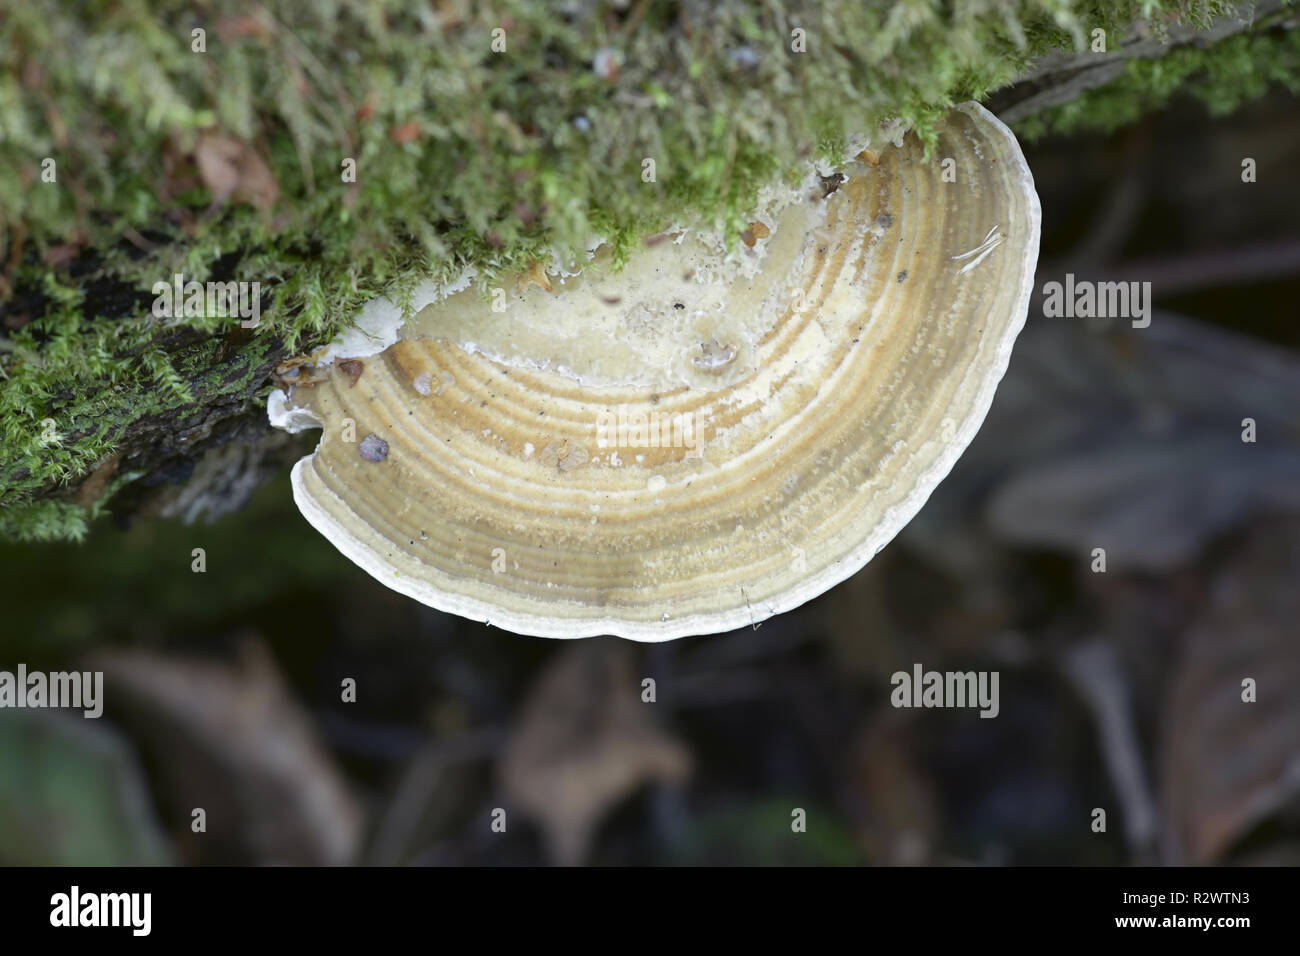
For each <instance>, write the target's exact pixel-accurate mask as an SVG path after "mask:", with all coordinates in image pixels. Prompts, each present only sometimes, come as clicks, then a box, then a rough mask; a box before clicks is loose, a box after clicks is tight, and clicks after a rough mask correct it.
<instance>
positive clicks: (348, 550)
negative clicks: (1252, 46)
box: [272, 104, 1039, 640]
mask: <svg viewBox="0 0 1300 956" xmlns="http://www.w3.org/2000/svg"><path fill="white" fill-rule="evenodd" d="M922 152H923V150H922V146H921V144H920V143H919V142H918V141H917V140H916V139H915V137H912V136H908V137H906V138H905V139H904V140H903V141H902V144H901V145H899V146H886V147H885V148H884V149H883V150H881V151H880V152H879V153H878V154H877V153H874V152H873V153H872V154H871V156H870V159H871V161H872V162H873V163H874V165H866V164H852V165H850V166H849V167H847V168H846V170H845V172H846V173H848V175H849V179H848V180H847V181H846V182H844V183H843V184H842V185H840V186H839V187H838V189H836V190H835V191H834V192H833V193H831V194H830V195H829V196H825V197H823V196H822V195H821V194H820V192H819V193H818V194H817V195H816V196H814V197H807V196H804V197H802V198H801V201H799V202H795V203H793V204H790V205H788V206H786V207H785V208H784V209H783V210H781V211H780V212H779V214H777V215H770V216H768V217H767V219H766V220H762V219H760V220H758V221H756V224H755V226H754V227H753V228H751V230H749V231H747V233H746V235H745V236H744V246H743V248H741V250H740V254H739V255H736V254H734V253H733V254H732V255H730V256H724V255H722V254H721V253H720V252H719V251H718V249H717V248H716V247H715V246H713V245H711V244H709V243H707V242H704V241H701V240H700V239H699V238H697V237H695V236H693V235H689V234H679V235H677V236H675V237H670V238H666V239H664V240H663V241H661V242H659V243H657V244H653V245H652V246H650V247H649V248H647V249H646V250H645V251H644V252H643V253H641V254H639V255H638V256H636V257H634V258H633V260H632V262H630V263H629V264H628V265H627V267H626V268H625V269H624V270H622V271H619V272H611V271H610V270H609V269H607V268H606V267H605V265H604V264H603V263H602V262H601V261H600V260H599V257H598V258H597V259H596V261H593V262H592V263H590V264H586V265H585V266H584V268H583V269H582V272H581V274H578V275H574V274H563V275H559V274H552V275H551V276H548V275H546V274H545V273H544V272H541V270H537V271H536V272H535V273H534V275H533V276H531V277H530V279H529V280H528V281H527V282H521V283H520V286H519V288H518V290H516V289H515V288H511V289H510V290H509V294H507V293H506V292H505V291H504V290H501V291H499V292H498V293H497V295H496V296H495V298H491V297H485V296H484V295H483V294H482V293H481V292H479V291H476V290H466V291H462V292H457V293H456V294H454V295H450V296H447V297H445V298H443V299H442V300H441V301H439V302H437V303H435V304H432V305H429V306H427V307H426V308H423V309H422V310H421V311H420V312H419V314H418V315H416V316H414V317H413V318H412V319H411V320H410V321H408V322H407V323H406V324H405V325H404V326H403V327H402V328H401V335H402V338H401V339H400V340H399V341H397V342H395V343H394V344H392V345H391V346H389V347H388V348H387V349H386V350H385V351H383V352H382V353H380V354H378V355H374V356H370V357H362V358H359V359H351V360H349V361H335V362H334V363H333V364H332V365H331V366H329V367H328V368H327V369H326V370H325V375H326V377H325V379H324V380H323V381H321V382H319V383H317V384H316V385H315V386H314V387H311V388H298V389H295V392H294V394H293V395H292V397H291V398H290V399H289V400H288V401H287V402H286V401H284V400H280V401H279V402H276V403H273V405H274V407H273V410H272V411H273V418H276V419H278V420H279V421H280V422H282V423H288V424H290V425H293V424H295V423H296V424H297V425H299V426H300V425H301V424H302V423H303V422H304V421H307V420H311V421H314V422H316V423H319V424H320V425H322V426H323V428H324V436H323V438H322V440H321V443H320V446H319V447H318V448H317V450H316V452H315V454H314V455H312V456H311V457H309V458H305V459H303V460H302V461H300V462H299V463H298V464H297V465H296V466H295V468H294V470H293V488H294V497H295V500H296V501H297V503H298V507H299V508H300V509H301V510H302V512H303V514H304V515H305V516H306V517H307V519H308V520H309V521H310V522H311V523H312V524H313V525H314V526H315V527H316V528H317V529H318V530H319V531H320V532H321V533H323V534H324V535H325V536H326V537H328V538H329V539H330V540H331V541H332V542H333V543H334V544H335V545H336V546H337V547H338V548H339V549H340V550H341V551H342V552H343V553H344V554H346V555H347V556H348V557H349V558H351V559H352V560H353V561H355V562H356V563H357V564H359V565H360V566H361V567H363V568H364V569H365V570H367V571H368V572H370V573H371V574H372V575H374V577H376V578H377V579H379V580H380V581H382V582H383V583H384V584H387V585H388V586H389V587H391V588H394V589H395V590H397V591H400V592H402V593H403V594H407V595H409V596H411V597H413V598H415V599H416V600H418V601H421V602H423V603H425V604H428V605H431V606H433V607H436V608H441V609H442V610H445V611H451V612H453V613H456V614H461V615H464V616H466V617H469V618H473V619H475V620H481V621H488V622H490V623H491V624H494V625H497V626H499V627H503V628H508V629H510V630H513V631H518V632H520V633H524V634H536V635H543V636H549V637H582V636H586V635H593V634H617V635H621V636H623V637H629V638H635V639H638V640H665V639H668V638H674V637H680V636H683V635H687V634H699V633H711V632H717V631H725V630H729V629H731V628H735V627H739V626H743V625H747V624H751V623H757V622H758V621H761V620H764V619H765V618H767V617H770V616H771V615H773V614H777V613H780V612H782V611H785V610H789V609H790V608H793V607H796V606H798V605H800V604H802V603H803V602H805V601H807V600H808V599H810V598H812V597H815V596H816V595H818V594H821V593H822V592H823V591H825V590H826V589H828V588H830V587H831V586H833V585H835V584H837V583H838V582H840V581H842V580H844V579H845V578H846V577H848V576H849V575H850V574H852V573H853V572H854V571H856V570H858V569H859V568H861V567H862V566H863V565H864V564H865V563H866V562H867V561H868V560H869V559H870V558H871V557H872V556H873V555H874V554H875V553H876V552H877V551H879V550H880V549H881V548H882V547H883V546H884V545H885V544H886V543H887V542H888V541H889V540H890V539H891V538H892V537H893V536H894V535H895V534H896V533H897V532H898V531H899V529H900V528H902V527H903V526H904V525H905V524H906V523H907V522H908V521H909V520H910V519H911V517H912V516H913V515H914V514H915V513H916V512H917V511H918V510H919V509H920V507H921V505H922V504H923V503H924V502H925V500H926V498H927V497H928V496H929V494H930V492H931V491H932V490H933V489H934V487H935V486H936V485H937V484H938V483H939V481H940V480H941V479H942V478H943V477H944V475H946V474H947V473H948V471H949V469H950V468H951V467H952V465H953V463H954V462H955V461H956V459H957V457H958V456H959V455H960V453H961V452H962V450H963V449H964V448H965V447H966V445H967V444H968V443H969V442H970V440H971V438H972V437H973V436H974V434H975V432H976V430H977V429H978V428H979V425H980V423H981V421H983V419H984V416H985V413H986V412H987V410H988V407H989V404H990V402H991V401H992V398H993V392H994V389H995V387H996V385H997V383H998V381H999V380H1000V379H1001V377H1002V375H1003V372H1004V371H1005V370H1006V366H1007V362H1008V360H1009V358H1010V354H1011V346H1012V343H1013V341H1014V340H1015V337H1016V334H1017V332H1018V331H1019V330H1020V328H1021V326H1022V324H1023V322H1024V319H1025V314H1026V311H1027V309H1028V302H1029V295H1030V291H1031V286H1032V282H1033V275H1034V265H1035V262H1036V259H1037V254H1038V235H1039V205H1038V199H1037V196H1036V195H1035V193H1034V188H1033V180H1032V177H1031V176H1030V173H1029V169H1028V168H1027V166H1026V165H1025V161H1024V158H1023V156H1022V155H1021V153H1020V149H1019V147H1018V146H1017V144H1016V142H1015V139H1014V138H1013V137H1012V135H1011V133H1010V132H1009V131H1008V130H1007V129H1006V128H1005V127H1004V126H1003V125H1002V124H1001V123H999V122H998V121H997V120H996V119H995V118H994V117H993V116H992V115H991V114H989V113H988V112H987V111H985V110H984V109H983V108H982V107H980V106H978V105H976V104H966V105H963V106H962V107H960V108H959V109H957V110H954V111H953V112H952V113H951V114H950V115H949V116H948V118H947V119H946V120H945V123H944V125H943V128H942V129H941V130H940V132H939V139H938V147H937V149H936V150H935V152H934V155H933V157H932V158H931V160H930V161H929V162H922ZM947 160H952V162H947ZM751 240H752V242H751ZM547 285H550V288H549V289H547V288H546V286H547ZM503 305H504V306H505V308H504V311H494V307H496V308H498V309H499V308H500V307H501V306H503ZM380 308H381V311H382V309H383V308H386V309H388V311H389V313H392V314H393V315H397V314H398V313H397V311H396V308H395V307H393V306H391V305H386V306H383V307H380ZM393 324H394V325H396V322H394V323H393ZM336 354H337V352H336ZM353 354H356V353H355V352H354V353H353Z"/></svg>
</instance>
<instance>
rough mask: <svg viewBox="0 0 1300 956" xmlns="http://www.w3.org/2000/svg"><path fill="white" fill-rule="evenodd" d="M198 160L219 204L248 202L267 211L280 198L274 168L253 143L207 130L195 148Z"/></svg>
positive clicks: (200, 174) (195, 157) (198, 164)
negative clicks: (272, 169)
mask: <svg viewBox="0 0 1300 956" xmlns="http://www.w3.org/2000/svg"><path fill="white" fill-rule="evenodd" d="M194 162H195V164H196V165H197V166H198V170H199V177H200V178H201V179H202V180H203V184H204V185H205V186H207V187H208V189H209V191H211V193H212V202H213V205H215V206H222V205H225V204H226V203H227V202H246V203H248V204H249V205H252V206H255V207H257V208H258V209H261V210H262V211H266V210H268V209H270V208H271V207H272V206H274V205H275V202H276V200H277V199H279V198H280V184H279V183H278V182H276V180H275V176H274V174H273V173H272V172H271V169H270V167H269V166H267V164H266V162H265V161H264V160H263V159H262V157H261V156H259V155H258V154H257V151H256V150H255V149H254V148H253V147H252V146H250V145H249V144H248V143H245V142H242V141H241V140H238V139H235V138H234V137H231V136H226V135H225V134H223V133H218V132H215V131H213V130H204V131H203V132H202V133H200V134H199V139H198V143H197V144H196V145H195V147H194Z"/></svg>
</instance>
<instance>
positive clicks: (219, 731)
mask: <svg viewBox="0 0 1300 956" xmlns="http://www.w3.org/2000/svg"><path fill="white" fill-rule="evenodd" d="M241 652H242V653H241V657H240V660H239V665H238V667H237V668H231V667H228V666H226V665H223V664H216V663H209V662H204V661H195V660H183V659H177V658H173V657H167V656H162V655H160V654H155V653H151V652H147V651H135V650H127V651H117V650H115V651H108V652H105V653H101V654H99V655H97V656H96V657H95V658H94V659H93V660H92V662H91V663H90V665H88V666H90V667H91V668H92V669H95V670H102V671H103V672H104V680H105V685H106V699H107V700H108V708H107V711H106V712H111V714H110V715H111V716H113V717H114V718H122V719H124V721H125V722H126V723H127V724H128V726H130V727H131V728H132V729H133V730H134V731H135V733H136V735H137V736H138V737H139V738H140V739H141V740H142V741H143V743H144V746H145V749H146V751H147V752H148V753H149V754H150V755H151V757H152V758H153V760H152V763H153V765H154V766H156V767H157V768H158V769H159V773H160V775H161V777H162V781H161V790H162V792H163V796H164V797H166V798H169V804H170V806H171V807H172V811H173V815H174V816H175V817H176V818H179V819H181V820H183V821H184V823H185V825H186V830H187V831H188V830H189V822H190V818H191V812H192V809H193V808H195V807H202V808H204V810H205V811H206V817H207V827H208V832H207V834H205V835H202V834H201V835H197V836H196V837H195V838H194V840H193V842H192V845H190V846H188V847H183V848H185V849H188V850H189V851H190V853H191V854H193V855H197V857H198V860H199V861H200V862H209V861H211V862H223V863H225V862H229V863H249V862H252V863H263V864H301V865H329V864H344V863H348V862H350V861H351V860H352V859H353V857H354V854H355V852H356V849H357V846H358V843H359V841H360V838H361V829H362V818H361V812H360V809H359V807H358V805H357V802H356V800H355V799H354V798H353V796H352V794H351V793H350V792H349V791H348V789H347V787H346V785H345V783H344V781H343V779H342V777H341V776H340V775H339V773H338V772H337V770H336V769H335V768H334V766H333V764H332V762H331V761H330V759H329V756H328V754H327V753H326V752H325V750H324V748H323V747H322V746H321V744H320V742H319V741H318V739H317V737H316V733H315V731H314V729H313V727H312V725H311V723H310V721H309V719H308V717H307V715H306V714H304V713H303V711H302V709H301V708H300V707H299V705H298V704H297V703H296V702H295V701H294V700H293V698H292V697H291V696H290V694H289V692H288V690H287V688H286V687H285V686H284V684H283V682H282V681H281V679H280V676H279V673H278V671H277V670H276V667H275V664H274V662H273V660H272V659H271V657H270V654H269V653H268V652H267V651H266V650H265V648H264V647H263V646H262V645H261V644H260V643H257V642H253V641H249V642H246V643H245V644H244V646H243V647H242V648H241ZM119 706H120V707H122V712H121V713H118V712H117V711H116V707H119ZM187 835H188V834H187Z"/></svg>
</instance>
